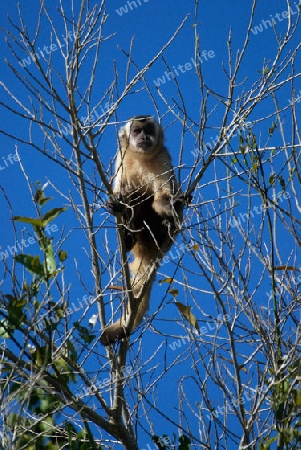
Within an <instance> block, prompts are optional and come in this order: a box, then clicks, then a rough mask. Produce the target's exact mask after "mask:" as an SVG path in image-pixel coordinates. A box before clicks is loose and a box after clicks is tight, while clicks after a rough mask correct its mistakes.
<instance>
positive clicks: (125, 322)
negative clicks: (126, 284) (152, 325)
mask: <svg viewBox="0 0 301 450" xmlns="http://www.w3.org/2000/svg"><path fill="white" fill-rule="evenodd" d="M131 252H132V254H133V256H134V259H133V261H132V262H131V263H130V270H131V274H132V278H131V284H132V289H133V296H134V298H135V301H137V302H139V304H138V306H136V305H135V309H134V310H133V311H131V308H130V305H129V303H128V305H127V308H126V311H125V312H124V314H122V317H121V318H120V319H119V320H117V321H116V322H114V323H113V324H112V325H110V326H109V327H107V328H105V329H104V331H103V333H102V335H101V336H100V342H101V343H102V344H103V345H109V344H113V343H114V342H116V341H119V340H121V339H123V338H125V337H127V336H129V335H130V334H131V333H132V331H133V330H134V329H135V328H136V327H137V326H138V325H139V324H140V322H141V321H142V319H143V316H144V314H145V312H146V311H147V310H148V306H149V297H150V291H151V287H152V284H153V282H154V279H155V276H156V268H157V266H158V263H159V260H160V255H161V256H162V253H161V252H160V251H159V249H158V247H156V246H155V245H149V246H147V247H146V246H144V245H141V244H139V243H138V242H136V243H135V245H134V247H133V248H132V250H131ZM141 295H142V298H141ZM133 314H134V317H133Z"/></svg>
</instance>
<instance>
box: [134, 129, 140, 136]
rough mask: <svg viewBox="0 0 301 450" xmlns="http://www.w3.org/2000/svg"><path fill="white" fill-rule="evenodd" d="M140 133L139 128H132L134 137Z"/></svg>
mask: <svg viewBox="0 0 301 450" xmlns="http://www.w3.org/2000/svg"><path fill="white" fill-rule="evenodd" d="M140 131H141V128H134V129H133V133H134V134H136V135H138V134H140Z"/></svg>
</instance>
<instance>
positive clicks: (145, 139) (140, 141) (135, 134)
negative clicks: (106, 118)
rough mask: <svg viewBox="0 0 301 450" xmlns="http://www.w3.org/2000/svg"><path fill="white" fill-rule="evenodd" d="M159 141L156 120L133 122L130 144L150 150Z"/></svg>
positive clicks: (144, 150) (146, 150) (145, 150)
mask: <svg viewBox="0 0 301 450" xmlns="http://www.w3.org/2000/svg"><path fill="white" fill-rule="evenodd" d="M157 143H158V131H157V127H156V124H155V122H146V123H143V122H138V121H135V122H133V124H132V126H131V129H130V145H131V146H132V147H133V148H136V149H141V150H142V151H143V152H148V151H150V150H152V149H153V148H154V147H156V145H157Z"/></svg>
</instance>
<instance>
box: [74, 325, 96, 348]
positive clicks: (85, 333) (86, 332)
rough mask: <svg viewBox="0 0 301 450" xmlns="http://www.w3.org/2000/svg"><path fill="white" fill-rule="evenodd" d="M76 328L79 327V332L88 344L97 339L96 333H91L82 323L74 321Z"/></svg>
mask: <svg viewBox="0 0 301 450" xmlns="http://www.w3.org/2000/svg"><path fill="white" fill-rule="evenodd" d="M73 325H74V328H76V329H77V331H78V332H79V335H80V338H81V339H83V341H84V342H85V343H86V344H90V343H91V342H92V341H93V339H95V337H96V336H95V334H91V333H90V331H89V330H88V329H87V328H86V327H83V326H82V325H80V324H79V323H78V322H74V324H73Z"/></svg>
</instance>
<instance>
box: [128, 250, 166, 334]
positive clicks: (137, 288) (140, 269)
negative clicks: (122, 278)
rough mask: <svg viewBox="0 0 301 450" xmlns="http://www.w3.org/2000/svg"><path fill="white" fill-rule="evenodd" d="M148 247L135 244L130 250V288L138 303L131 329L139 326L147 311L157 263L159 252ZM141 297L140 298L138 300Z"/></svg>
mask: <svg viewBox="0 0 301 450" xmlns="http://www.w3.org/2000/svg"><path fill="white" fill-rule="evenodd" d="M150 247H151V246H148V247H147V248H146V247H145V246H142V245H140V244H139V243H138V242H137V243H136V244H135V245H134V247H133V249H132V253H133V255H134V260H133V262H132V263H131V264H130V269H131V273H132V288H133V295H134V297H135V298H136V299H137V301H139V305H138V307H137V310H136V312H135V317H134V322H133V326H132V327H131V328H132V329H134V328H136V327H137V326H138V325H139V324H140V322H141V321H142V319H143V316H144V314H145V312H146V311H147V310H148V307H149V297H150V291H151V288H152V284H153V282H154V279H155V276H156V268H157V266H158V263H159V256H160V251H159V250H158V248H157V247H155V246H154V245H153V246H152V247H153V248H150ZM141 295H142V298H140V297H141ZM135 309H136V308H135Z"/></svg>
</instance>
